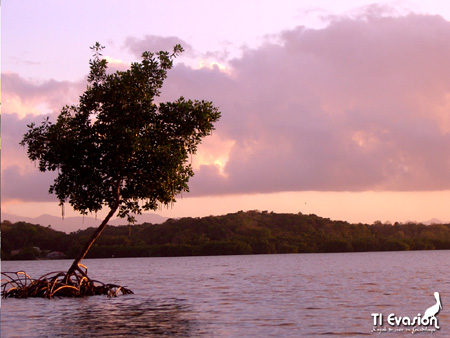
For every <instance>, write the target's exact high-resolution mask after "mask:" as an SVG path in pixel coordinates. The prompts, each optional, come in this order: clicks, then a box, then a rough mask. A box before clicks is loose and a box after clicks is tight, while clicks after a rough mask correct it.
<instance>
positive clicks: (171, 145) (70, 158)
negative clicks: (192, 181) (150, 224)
mask: <svg viewBox="0 0 450 338" xmlns="http://www.w3.org/2000/svg"><path fill="white" fill-rule="evenodd" d="M103 48H104V47H103V46H101V45H100V44H99V43H97V44H95V45H94V46H93V47H92V48H91V49H92V50H93V52H94V57H93V59H92V60H90V73H89V76H88V82H89V84H88V87H87V89H86V91H85V92H84V93H83V95H81V97H80V100H79V104H78V105H73V106H65V107H64V108H63V109H62V111H61V113H60V115H59V116H58V119H57V121H56V123H52V122H50V120H49V118H47V119H45V120H44V121H43V122H42V124H41V125H38V126H36V125H35V124H31V125H29V126H28V127H29V130H28V132H27V133H26V134H25V135H24V137H23V140H22V142H21V144H22V145H23V146H26V147H27V152H28V157H29V158H30V159H31V160H33V161H38V163H39V170H41V171H55V170H57V171H58V176H57V178H56V179H55V181H54V183H53V185H51V187H50V193H55V194H56V196H57V197H58V199H59V201H60V203H61V204H64V203H66V202H68V203H70V205H71V206H72V207H73V208H74V209H75V210H77V211H79V212H81V213H82V214H86V213H88V212H97V211H98V210H100V209H102V207H103V206H108V207H109V208H110V209H117V208H118V210H119V216H120V217H126V216H127V217H128V220H129V221H130V222H133V221H134V217H133V216H132V214H140V213H141V212H142V211H143V210H155V209H156V208H157V207H158V205H159V204H165V205H167V204H171V203H173V202H175V196H176V195H177V194H178V193H180V192H182V191H188V184H187V183H188V180H189V178H190V177H191V176H192V175H193V171H192V167H191V165H190V163H189V161H188V160H189V154H193V153H195V152H196V150H197V146H198V144H199V143H200V141H201V140H202V138H203V137H205V136H206V135H209V134H210V133H211V131H212V130H213V129H214V127H213V124H214V123H215V122H216V121H217V120H218V119H219V118H220V112H219V111H218V109H217V108H216V107H214V106H213V104H212V103H211V102H208V101H191V100H186V99H184V98H183V97H181V98H179V99H178V100H176V101H174V102H165V103H160V104H157V103H155V102H154V101H155V99H156V98H157V97H158V96H159V95H160V89H161V87H162V85H163V82H164V80H165V79H166V77H167V71H168V70H169V69H171V68H172V66H173V59H174V58H175V57H176V56H177V55H179V54H180V53H181V52H182V51H183V49H182V47H181V46H180V45H176V46H175V47H174V49H173V52H172V53H171V54H169V52H159V53H155V54H154V53H150V52H144V53H143V54H142V61H141V62H135V63H133V64H132V65H131V67H130V69H128V70H126V71H116V72H115V73H108V72H107V70H108V63H107V61H106V60H105V59H102V58H101V51H102V49H103Z"/></svg>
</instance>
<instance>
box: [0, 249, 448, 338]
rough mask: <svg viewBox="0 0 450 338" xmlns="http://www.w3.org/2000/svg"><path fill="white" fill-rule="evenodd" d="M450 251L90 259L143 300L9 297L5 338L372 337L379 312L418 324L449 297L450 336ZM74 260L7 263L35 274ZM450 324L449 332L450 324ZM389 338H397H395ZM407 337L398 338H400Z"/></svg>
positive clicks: (443, 317) (98, 275) (94, 268)
mask: <svg viewBox="0 0 450 338" xmlns="http://www.w3.org/2000/svg"><path fill="white" fill-rule="evenodd" d="M448 255H449V252H448V251H432V252H431V251H430V252H425V251H422V252H390V253H388V252H385V253H380V252H378V253H346V254H293V255H259V256H218V257H179V258H133V259H108V260H85V261H84V263H85V264H86V265H87V266H88V267H89V274H90V275H91V277H92V278H94V279H98V280H101V281H104V282H111V283H116V284H121V285H125V286H127V287H129V288H130V289H131V290H133V291H134V292H135V294H134V295H128V296H121V297H118V298H115V299H108V298H106V297H103V296H96V297H89V298H83V299H54V300H51V301H49V300H46V299H26V300H21V299H7V300H4V301H3V302H2V317H1V333H2V337H125V336H126V337H128V336H133V337H157V336H170V337H202V336H203V337H308V336H317V335H327V336H328V335H338V336H346V337H360V336H361V337H365V336H367V335H371V334H373V333H371V330H372V328H373V326H372V317H371V313H375V312H377V313H386V314H388V313H392V312H396V313H399V314H402V315H405V316H411V317H412V316H415V315H417V311H423V310H425V308H427V307H429V306H430V305H432V304H433V302H434V298H433V293H434V292H435V291H439V292H440V294H441V299H442V303H443V306H444V310H443V311H441V313H440V314H439V320H440V324H441V330H440V331H439V332H436V333H435V335H436V334H437V335H442V336H445V334H446V332H447V333H448V331H449V329H450V327H449V326H450V323H449V318H450V317H449V315H448V314H447V313H446V308H445V306H446V305H445V304H446V299H447V297H448V296H449V295H450V278H449V273H448V271H450V261H449V260H448ZM70 263H71V262H70V261H32V262H3V264H2V270H4V271H8V270H9V271H11V270H14V271H15V270H19V269H24V270H26V271H27V272H28V273H29V274H30V275H31V276H40V275H42V274H44V273H46V272H50V271H55V270H65V269H66V268H67V267H68V266H69V265H70ZM447 323H448V325H446V324H447ZM386 335H388V336H389V334H386ZM397 336H398V335H397Z"/></svg>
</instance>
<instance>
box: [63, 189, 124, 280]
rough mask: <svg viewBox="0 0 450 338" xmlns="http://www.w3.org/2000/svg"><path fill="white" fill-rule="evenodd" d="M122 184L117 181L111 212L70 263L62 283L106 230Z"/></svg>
mask: <svg viewBox="0 0 450 338" xmlns="http://www.w3.org/2000/svg"><path fill="white" fill-rule="evenodd" d="M121 184H122V180H119V182H118V184H117V187H116V200H115V202H114V205H113V206H112V207H111V210H110V211H109V213H108V215H106V217H105V219H104V220H103V222H102V223H101V224H100V226H99V227H98V228H97V230H95V232H94V233H93V234H92V236H91V238H90V239H89V240H88V241H87V243H86V244H85V246H84V248H83V249H82V250H81V251H80V253H79V254H78V256H77V257H76V258H75V260H74V261H73V263H72V266H71V267H70V269H69V270H68V271H67V274H66V277H65V279H64V282H65V283H67V282H68V281H69V279H70V277H71V276H72V275H73V273H74V272H75V270H79V264H80V262H81V260H82V259H83V258H84V257H85V256H86V254H87V253H88V251H89V249H90V248H91V246H92V244H94V242H95V240H96V239H97V238H98V237H99V236H100V234H101V233H102V232H103V230H104V229H105V228H106V225H107V224H108V222H109V220H110V219H111V217H112V216H113V215H114V214H115V213H116V211H117V209H118V208H119V205H120V186H121Z"/></svg>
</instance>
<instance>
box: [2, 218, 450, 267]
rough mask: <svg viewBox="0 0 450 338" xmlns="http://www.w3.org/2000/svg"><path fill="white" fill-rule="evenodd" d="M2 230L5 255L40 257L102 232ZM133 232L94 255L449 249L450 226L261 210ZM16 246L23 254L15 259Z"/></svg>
mask: <svg viewBox="0 0 450 338" xmlns="http://www.w3.org/2000/svg"><path fill="white" fill-rule="evenodd" d="M1 230H2V257H3V259H10V258H11V259H32V258H34V257H36V258H37V257H39V256H38V255H37V254H36V252H35V251H33V250H34V249H35V248H34V247H39V248H40V249H41V251H42V252H48V251H62V252H64V253H65V255H66V257H75V255H76V253H77V252H78V251H79V250H80V244H79V243H80V242H83V241H85V240H86V239H87V238H89V237H90V236H91V235H92V233H93V232H94V230H95V229H93V228H89V229H86V230H82V231H81V230H80V231H77V232H74V233H71V234H68V235H67V234H65V233H62V232H58V231H54V230H52V229H50V228H45V227H41V226H38V225H32V224H27V223H23V222H19V223H16V224H11V223H10V222H8V221H4V222H3V223H2V228H1ZM128 230H129V229H128V226H126V225H124V226H107V227H106V228H105V231H104V233H103V236H102V237H101V238H99V240H98V241H97V242H96V244H95V245H94V246H93V247H92V248H91V250H90V252H89V254H88V256H87V257H91V258H100V257H102V258H103V257H104V258H106V257H148V256H156V257H162V256H194V255H244V254H270V253H307V252H363V251H398V250H432V249H446V250H448V249H450V224H439V225H430V226H426V225H423V224H417V223H406V224H398V223H396V224H395V225H390V224H381V223H376V224H373V225H368V224H349V223H347V222H342V221H331V220H329V219H326V218H321V217H318V216H316V215H302V214H298V215H294V214H275V213H265V212H262V213H261V212H257V211H249V212H238V213H233V214H228V215H224V216H209V217H204V218H191V217H186V218H181V219H178V220H174V219H169V220H167V221H166V222H165V223H163V224H149V223H144V224H139V225H133V226H132V231H131V236H129V231H128ZM24 234H25V235H24ZM12 250H21V251H23V252H22V253H21V255H15V256H14V257H10V254H11V251H12ZM33 255H34V256H33ZM41 258H42V255H41Z"/></svg>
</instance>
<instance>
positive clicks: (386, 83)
mask: <svg viewBox="0 0 450 338" xmlns="http://www.w3.org/2000/svg"><path fill="white" fill-rule="evenodd" d="M162 40H164V41H163V42H166V43H167V44H168V45H170V46H166V45H164V44H159V43H160V38H158V37H151V36H149V37H145V38H144V39H133V38H129V39H128V40H127V41H126V45H127V46H128V48H130V50H131V51H133V52H134V53H135V54H140V53H141V52H142V51H143V50H147V49H152V48H153V47H154V48H156V47H157V48H156V49H155V50H159V49H170V48H171V47H172V46H173V44H174V43H179V42H181V43H183V42H182V41H180V40H179V39H177V38H170V39H164V38H163V39H162ZM162 40H161V41H162ZM275 40H276V41H277V43H269V42H268V43H266V44H264V45H262V46H260V47H259V48H256V49H252V50H249V49H247V50H245V51H244V52H243V55H242V57H240V58H237V59H233V60H229V62H228V64H229V65H230V66H231V67H232V71H231V73H225V72H223V71H221V70H220V69H219V68H218V67H212V68H202V69H193V68H190V67H188V66H186V65H184V64H180V63H178V65H177V66H176V67H174V69H172V70H171V71H170V72H169V76H168V78H167V80H166V83H165V85H164V88H163V90H162V93H163V95H162V97H161V100H173V99H175V98H178V97H179V96H181V95H183V96H185V97H186V98H191V99H206V100H212V101H213V102H214V103H215V104H216V105H217V106H219V107H220V110H221V111H222V119H221V120H220V121H219V123H218V124H217V130H216V131H215V132H214V142H211V143H210V144H209V145H208V143H206V145H205V147H204V148H203V149H202V154H201V158H202V161H203V162H201V161H200V162H198V163H199V165H197V166H196V175H195V176H194V177H193V179H192V181H191V193H190V195H193V196H201V195H203V196H205V195H220V194H238V193H266V192H281V191H306V190H316V191H367V190H377V191H412V190H443V189H450V157H449V154H450V64H449V62H448V60H450V44H449V43H448V41H450V22H448V21H445V20H444V19H443V18H441V17H439V16H426V15H407V16H397V17H389V16H385V15H381V14H380V13H378V12H377V11H372V12H370V13H369V14H363V15H361V16H358V17H353V18H348V17H347V18H334V20H333V21H332V22H331V23H330V24H329V25H328V26H327V27H325V28H323V29H318V30H313V29H306V28H303V27H297V28H296V29H293V30H289V31H285V32H282V33H280V35H279V37H278V39H274V41H275ZM183 44H184V43H183ZM186 45H187V44H186ZM189 48H191V47H190V46H189ZM138 52H139V53H138ZM8 82H9V83H8ZM3 84H4V86H6V89H7V90H6V91H5V93H4V98H6V99H7V98H8V96H11V95H19V97H21V100H23V101H24V102H26V101H27V100H31V101H33V100H35V101H33V103H35V102H38V101H39V100H40V99H41V98H44V101H45V102H47V103H48V106H49V107H52V109H56V107H58V110H59V109H60V108H61V106H62V105H63V104H66V103H68V102H67V100H68V99H69V100H70V98H72V97H74V96H72V94H71V93H72V90H75V89H79V90H80V91H79V92H78V95H79V94H80V93H81V92H82V90H83V89H84V88H83V87H82V86H81V85H79V84H74V83H56V82H54V81H49V82H47V83H45V84H41V85H36V84H32V83H30V82H29V81H26V80H24V79H21V78H20V77H18V76H17V75H9V76H8V77H6V78H4V79H3ZM5 110H6V113H9V112H8V110H7V109H5ZM4 117H5V115H3V120H4V121H3V124H4V125H5V123H7V124H8V125H9V126H14V127H11V128H12V129H11V130H10V131H8V132H7V133H6V136H8V134H10V137H13V136H11V135H13V134H14V133H18V134H23V128H22V127H21V126H20V127H19V124H21V123H22V122H23V123H24V124H25V122H26V121H25V120H24V121H21V120H19V119H18V117H15V118H13V117H10V118H9V120H8V119H7V120H5V119H4ZM20 136H21V135H20ZM4 137H5V136H4ZM14 137H15V138H16V139H15V140H14V142H16V141H17V140H18V139H19V137H17V135H16V136H14ZM5 142H6V140H5ZM7 147H8V144H4V150H3V151H4V153H3V154H4V155H5V157H7V159H6V163H7V161H8V158H9V159H12V158H14V155H13V154H12V153H13V150H8V151H9V153H7V154H5V148H6V149H7ZM14 147H15V148H13V149H14V151H17V152H19V151H22V152H24V151H25V150H24V149H21V150H19V149H18V147H16V146H14ZM22 158H23V157H21V159H19V158H17V159H16V160H15V161H12V162H11V166H12V165H13V164H14V165H17V166H19V167H20V163H22V161H25V159H23V160H22ZM215 158H217V159H219V158H220V159H221V161H222V162H221V163H222V164H223V165H224V166H223V167H222V168H221V167H220V166H218V165H217V162H216V161H215ZM224 158H226V160H224ZM195 163H196V162H195V158H194V164H195ZM21 168H22V167H21ZM36 171H37V169H36ZM5 173H6V175H7V176H8V183H9V184H11V186H13V185H14V182H18V181H19V180H22V181H27V178H26V177H24V176H23V175H28V173H29V172H28V170H23V169H22V171H20V170H19V171H17V172H14V171H13V169H11V168H10V169H9V171H6V172H5ZM20 175H22V177H21V176H20ZM33 175H34V174H33ZM30 177H31V176H30ZM29 181H31V180H29ZM2 182H5V180H4V178H3V175H2ZM18 187H20V188H21V189H25V187H23V186H19V185H18ZM5 193H6V195H5V197H6V198H8V196H10V198H12V196H13V195H14V194H13V192H12V191H11V190H6V192H5ZM8 194H9V195H8ZM23 195H24V194H23V193H20V192H19V191H16V192H15V195H14V196H15V198H19V197H18V196H23ZM33 198H34V197H33ZM36 198H37V197H36Z"/></svg>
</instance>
